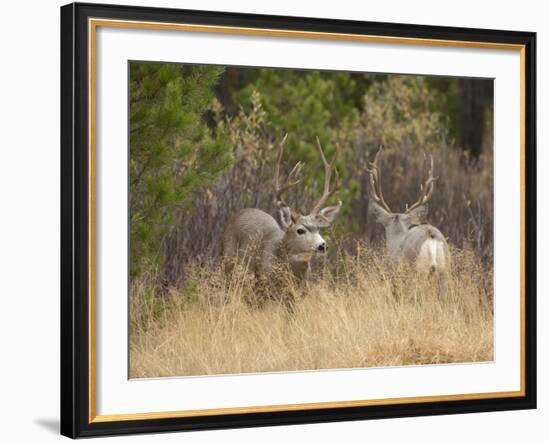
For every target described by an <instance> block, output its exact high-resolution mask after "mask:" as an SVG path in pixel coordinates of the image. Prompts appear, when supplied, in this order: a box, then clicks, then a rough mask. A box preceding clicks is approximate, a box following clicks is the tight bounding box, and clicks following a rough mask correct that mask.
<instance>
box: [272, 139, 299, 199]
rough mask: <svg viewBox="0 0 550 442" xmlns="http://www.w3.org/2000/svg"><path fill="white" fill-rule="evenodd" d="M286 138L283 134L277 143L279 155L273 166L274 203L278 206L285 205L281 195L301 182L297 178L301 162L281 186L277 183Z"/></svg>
mask: <svg viewBox="0 0 550 442" xmlns="http://www.w3.org/2000/svg"><path fill="white" fill-rule="evenodd" d="M287 137H288V134H285V136H284V137H283V139H282V140H281V142H280V143H279V155H278V157H277V163H276V164H275V201H276V202H277V205H278V206H280V205H285V206H286V205H287V204H286V203H285V201H284V200H283V198H282V195H283V193H284V192H285V191H286V190H288V189H289V188H291V187H292V186H295V185H296V184H298V183H299V182H300V181H301V180H302V179H301V178H300V177H299V176H300V172H301V171H302V167H303V163H302V162H301V161H298V162H297V163H296V164H295V165H294V167H293V168H292V170H291V171H290V173H289V174H288V176H287V177H286V179H285V181H284V183H283V185H282V186H281V184H280V182H279V178H280V177H279V170H280V168H281V160H282V158H283V153H284V150H285V143H286V139H287Z"/></svg>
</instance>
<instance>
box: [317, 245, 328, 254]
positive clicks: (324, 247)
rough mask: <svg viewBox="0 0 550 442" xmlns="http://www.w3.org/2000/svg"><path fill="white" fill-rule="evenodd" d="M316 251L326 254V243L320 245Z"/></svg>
mask: <svg viewBox="0 0 550 442" xmlns="http://www.w3.org/2000/svg"><path fill="white" fill-rule="evenodd" d="M317 250H319V252H326V251H327V244H326V243H323V244H321V245H320V246H319V247H317Z"/></svg>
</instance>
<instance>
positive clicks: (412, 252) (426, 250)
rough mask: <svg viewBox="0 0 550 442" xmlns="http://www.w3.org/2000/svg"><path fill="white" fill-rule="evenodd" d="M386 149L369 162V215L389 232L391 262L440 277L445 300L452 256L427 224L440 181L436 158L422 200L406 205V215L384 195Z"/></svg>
mask: <svg viewBox="0 0 550 442" xmlns="http://www.w3.org/2000/svg"><path fill="white" fill-rule="evenodd" d="M381 156H382V147H380V149H379V150H378V152H377V153H376V155H375V157H374V161H373V162H372V163H371V162H369V163H368V166H367V172H368V173H369V175H370V184H371V190H372V192H371V193H372V194H371V198H370V202H369V209H368V211H369V215H372V216H373V217H374V219H375V220H376V221H377V222H378V223H380V224H382V225H383V226H384V229H385V231H386V252H387V254H388V256H389V258H390V260H391V261H392V262H393V263H394V264H395V265H397V266H399V265H401V264H408V265H411V266H412V267H413V269H415V270H416V271H417V272H418V274H420V275H425V276H428V275H429V276H432V275H434V276H436V277H437V280H438V284H439V287H438V288H439V295H440V297H443V296H444V295H445V294H446V291H447V277H448V271H449V268H450V253H449V246H448V244H447V240H446V239H445V237H444V236H443V234H442V233H441V231H439V229H437V228H436V227H434V226H432V225H431V224H427V223H426V222H425V218H426V216H427V214H428V204H427V203H428V201H429V200H430V198H431V197H432V193H433V191H434V183H435V181H436V180H437V178H434V176H433V166H434V161H433V157H432V156H431V155H430V158H429V168H428V176H427V178H426V180H425V181H424V182H423V183H422V184H421V185H420V194H419V196H418V199H417V200H416V201H415V202H414V203H413V204H412V205H410V206H409V205H406V206H405V212H403V213H394V212H393V211H392V210H391V209H390V207H389V206H388V204H387V203H386V201H385V200H384V196H383V194H382V185H381V177H382V172H381V166H380V158H381Z"/></svg>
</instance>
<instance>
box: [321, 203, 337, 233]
mask: <svg viewBox="0 0 550 442" xmlns="http://www.w3.org/2000/svg"><path fill="white" fill-rule="evenodd" d="M341 208H342V201H338V204H335V205H333V206H328V207H325V208H323V209H321V210H320V211H319V215H318V216H317V223H318V225H319V227H328V226H330V225H331V224H332V223H333V222H334V220H335V219H336V217H337V216H338V213H339V212H340V209H341Z"/></svg>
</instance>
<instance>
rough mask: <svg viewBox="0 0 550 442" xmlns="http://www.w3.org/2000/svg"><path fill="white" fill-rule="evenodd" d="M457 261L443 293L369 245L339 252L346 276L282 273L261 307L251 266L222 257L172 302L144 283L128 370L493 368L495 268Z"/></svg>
mask: <svg viewBox="0 0 550 442" xmlns="http://www.w3.org/2000/svg"><path fill="white" fill-rule="evenodd" d="M452 256H453V260H452V270H451V274H450V277H449V284H448V289H447V293H446V294H445V296H440V295H439V294H438V290H437V284H435V283H434V281H433V280H431V279H430V278H427V277H425V276H423V277H419V275H418V274H416V273H415V272H414V271H412V270H407V269H403V270H402V271H398V272H396V271H395V270H394V269H391V268H390V267H389V266H388V265H386V264H385V262H384V258H383V256H380V255H377V254H375V253H368V252H367V251H366V250H362V249H361V248H359V249H358V250H357V253H355V254H353V255H351V254H344V253H343V254H342V255H341V256H339V257H338V259H339V261H338V262H339V263H340V264H339V265H338V267H337V269H336V270H334V268H332V271H328V265H327V263H322V262H321V263H318V266H317V269H316V272H315V275H314V282H312V283H311V284H309V285H308V286H307V287H303V286H301V285H297V284H295V283H293V281H292V279H291V278H284V279H285V280H286V281H287V284H285V285H284V288H280V289H275V290H281V293H275V294H272V295H275V296H272V298H273V299H271V300H269V301H267V302H265V303H263V304H262V305H261V306H258V305H254V303H253V302H252V303H251V302H250V300H251V299H254V297H255V296H257V293H255V290H256V286H255V283H254V278H253V276H252V275H251V272H249V271H248V270H247V269H246V268H245V267H243V266H241V267H237V268H236V269H234V271H233V272H232V273H231V274H229V275H226V274H225V273H224V271H223V269H222V266H220V265H219V263H215V262H212V263H206V264H205V263H202V264H201V265H196V266H191V267H190V268H189V266H188V270H187V272H188V278H187V279H188V282H187V284H186V285H185V286H184V287H183V288H182V289H180V290H177V291H172V292H170V293H168V294H165V295H163V296H159V295H158V294H156V293H155V284H154V283H153V281H152V280H149V279H148V278H147V277H143V278H140V279H139V280H136V281H134V283H133V286H132V294H131V303H130V304H131V305H130V308H131V323H130V375H131V377H132V378H145V377H164V376H193V375H215V374H229V373H257V372H276V371H294V370H319V369H337V368H359V367H388V366H402V365H418V364H441V363H461V362H480V361H491V360H492V359H493V310H492V273H491V272H487V271H486V269H485V268H484V266H482V265H481V263H480V262H479V260H478V258H476V256H475V255H474V254H473V253H470V252H465V251H459V250H457V249H455V250H453V251H452ZM326 259H327V260H328V259H331V257H327V258H326ZM278 276H281V275H278ZM283 276H285V275H283ZM278 295H280V296H278ZM289 296H290V297H292V298H293V299H294V308H293V310H289V308H288V307H287V302H285V301H286V300H287V299H288V297H289Z"/></svg>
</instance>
